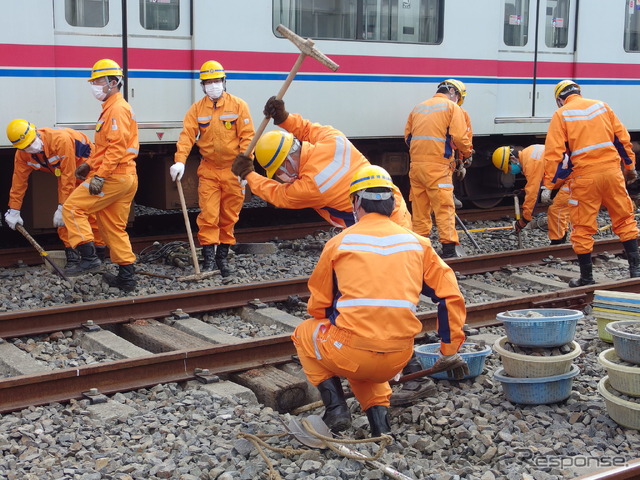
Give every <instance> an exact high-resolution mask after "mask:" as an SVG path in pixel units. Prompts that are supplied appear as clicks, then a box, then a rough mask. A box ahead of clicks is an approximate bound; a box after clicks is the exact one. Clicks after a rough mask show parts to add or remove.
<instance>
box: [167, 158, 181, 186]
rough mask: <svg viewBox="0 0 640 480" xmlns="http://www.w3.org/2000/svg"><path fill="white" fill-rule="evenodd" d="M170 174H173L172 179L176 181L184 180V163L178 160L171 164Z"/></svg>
mask: <svg viewBox="0 0 640 480" xmlns="http://www.w3.org/2000/svg"><path fill="white" fill-rule="evenodd" d="M169 175H171V180H173V181H174V182H175V181H176V180H182V176H183V175H184V163H182V162H176V163H174V164H173V165H171V168H169Z"/></svg>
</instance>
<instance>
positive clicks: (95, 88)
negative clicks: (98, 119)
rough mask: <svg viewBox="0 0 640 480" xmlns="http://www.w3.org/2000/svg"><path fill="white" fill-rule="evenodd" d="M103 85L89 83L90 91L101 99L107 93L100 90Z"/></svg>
mask: <svg viewBox="0 0 640 480" xmlns="http://www.w3.org/2000/svg"><path fill="white" fill-rule="evenodd" d="M103 87H104V85H91V92H92V93H93V96H94V97H96V98H97V99H98V100H100V101H102V100H104V99H105V98H107V94H106V93H104V92H103V91H102V89H103Z"/></svg>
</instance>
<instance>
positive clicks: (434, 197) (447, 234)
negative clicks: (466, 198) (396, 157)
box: [404, 80, 472, 258]
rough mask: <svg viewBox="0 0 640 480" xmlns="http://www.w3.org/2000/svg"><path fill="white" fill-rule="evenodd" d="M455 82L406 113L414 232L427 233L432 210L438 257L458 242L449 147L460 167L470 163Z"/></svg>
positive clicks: (450, 251) (449, 254) (451, 254)
mask: <svg viewBox="0 0 640 480" xmlns="http://www.w3.org/2000/svg"><path fill="white" fill-rule="evenodd" d="M457 83H458V82H457V81H456V82H452V81H450V80H445V81H443V82H441V83H440V84H439V85H438V88H437V90H436V93H435V95H434V96H433V97H432V98H430V99H428V100H425V101H424V102H422V103H420V104H419V105H416V106H415V107H414V108H413V111H412V112H411V113H410V114H409V118H408V120H407V124H406V126H405V132H404V137H405V141H406V142H407V145H408V146H409V154H410V156H411V166H410V169H409V181H410V184H411V192H410V200H411V208H412V216H413V230H414V231H415V232H416V233H418V234H420V235H424V236H425V237H428V236H429V235H430V234H431V227H432V221H431V212H432V211H433V214H434V216H435V222H436V226H437V227H438V235H439V239H440V243H441V244H442V255H441V256H442V258H450V257H455V256H457V255H456V245H457V244H459V243H460V242H459V239H458V233H457V231H456V220H455V206H454V202H453V178H452V173H453V171H454V168H455V166H456V160H455V158H454V150H455V149H456V148H457V149H459V150H460V152H461V154H462V157H463V159H462V162H461V163H462V166H463V167H465V168H466V167H467V166H469V164H470V163H471V154H472V150H471V140H470V138H469V131H468V125H467V122H466V121H465V118H464V114H463V113H462V109H461V108H460V106H459V105H458V102H459V101H460V98H461V97H462V92H461V90H460V86H459V85H457Z"/></svg>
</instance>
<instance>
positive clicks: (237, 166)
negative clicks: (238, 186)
mask: <svg viewBox="0 0 640 480" xmlns="http://www.w3.org/2000/svg"><path fill="white" fill-rule="evenodd" d="M253 170H254V169H253V160H251V158H249V157H247V156H246V155H245V154H243V153H239V154H238V155H237V156H236V159H235V160H234V161H233V165H231V171H232V172H233V174H234V175H237V176H238V178H239V179H240V180H244V178H245V177H246V176H247V175H249V174H250V173H251V172H253Z"/></svg>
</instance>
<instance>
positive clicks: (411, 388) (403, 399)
mask: <svg viewBox="0 0 640 480" xmlns="http://www.w3.org/2000/svg"><path fill="white" fill-rule="evenodd" d="M421 370H424V369H423V368H422V365H420V362H419V361H418V359H417V358H416V356H415V354H414V355H413V356H412V357H411V360H409V363H407V364H406V365H405V367H404V368H403V369H402V375H403V376H404V375H409V374H411V373H416V372H419V371H421ZM435 392H436V385H435V383H434V382H433V380H431V379H430V378H428V377H420V378H416V379H415V380H409V381H408V382H405V383H403V384H402V388H401V389H400V390H398V391H395V392H393V393H392V394H391V399H390V400H389V401H390V402H391V406H392V407H403V406H405V405H411V403H413V402H415V401H417V400H419V399H421V398H424V397H427V396H430V395H433V394H435Z"/></svg>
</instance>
